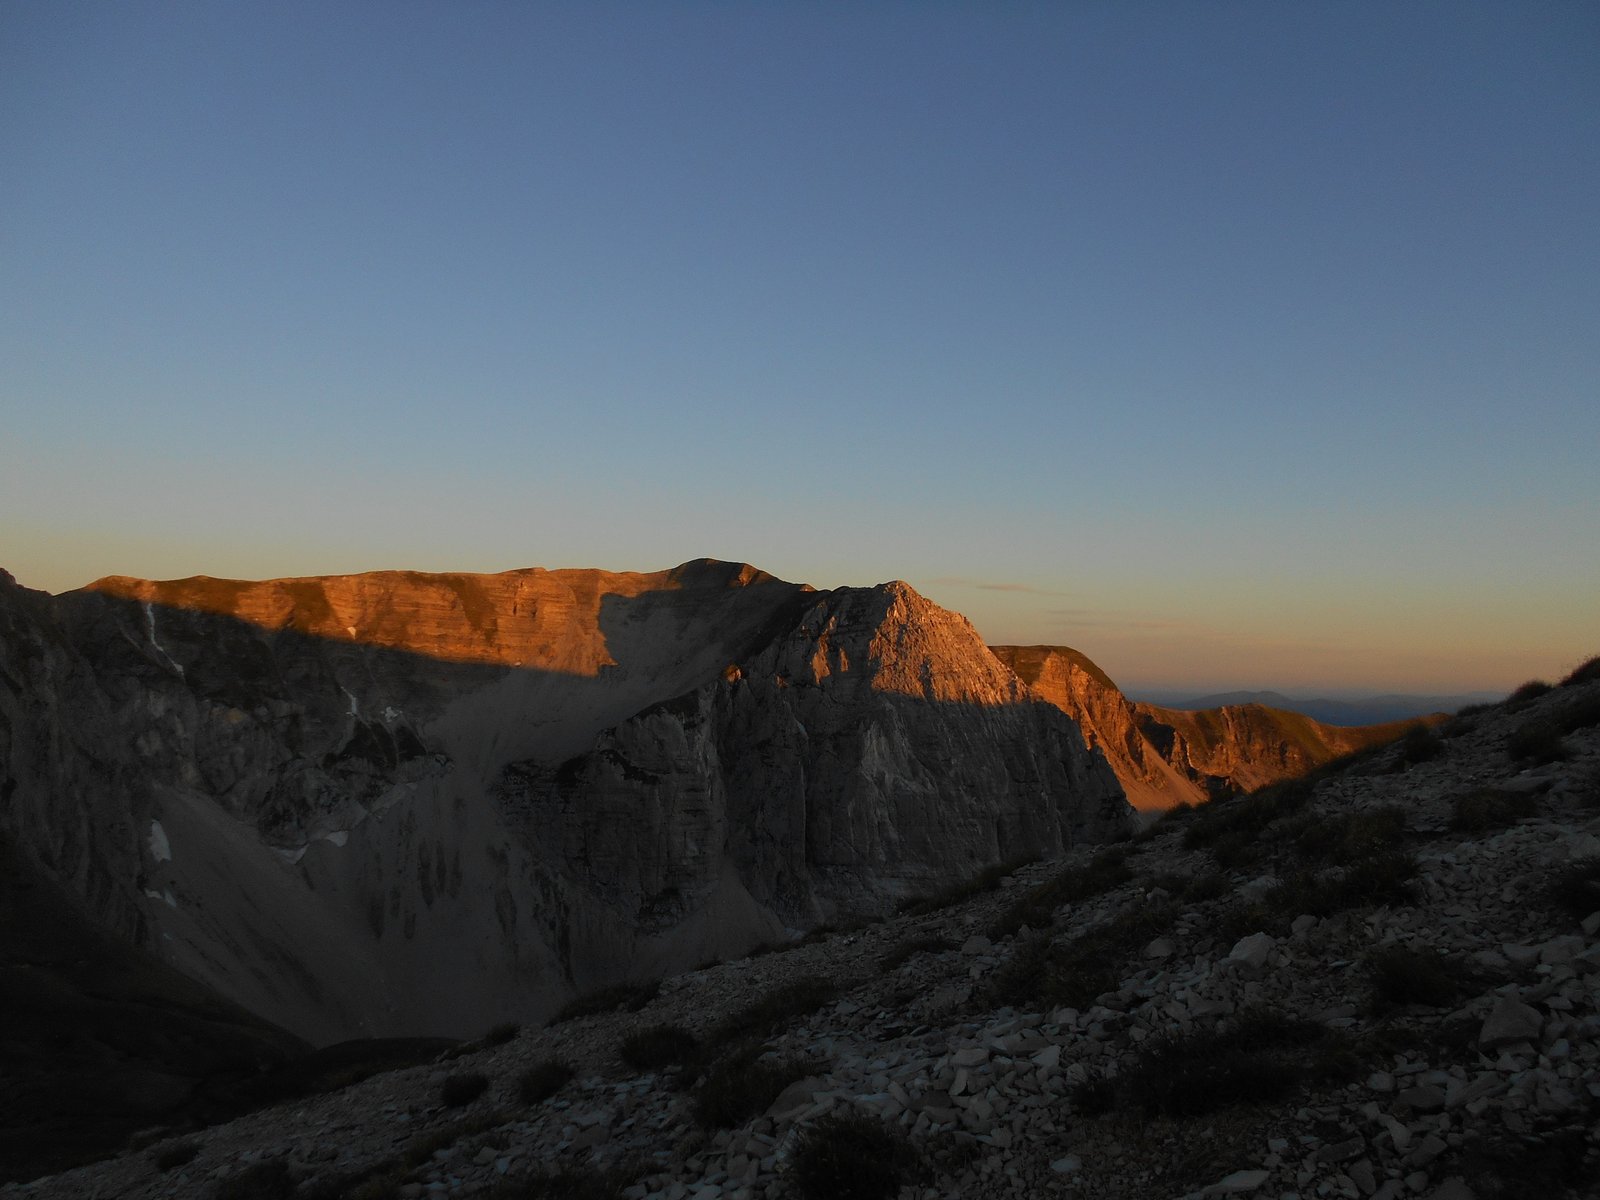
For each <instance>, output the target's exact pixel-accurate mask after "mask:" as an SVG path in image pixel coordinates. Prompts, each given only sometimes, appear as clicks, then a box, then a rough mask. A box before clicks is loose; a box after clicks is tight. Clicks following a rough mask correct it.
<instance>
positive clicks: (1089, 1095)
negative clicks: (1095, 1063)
mask: <svg viewBox="0 0 1600 1200" xmlns="http://www.w3.org/2000/svg"><path fill="white" fill-rule="evenodd" d="M1067 1099H1068V1101H1069V1102H1070V1103H1071V1104H1072V1107H1073V1108H1075V1109H1077V1110H1078V1111H1079V1112H1080V1113H1082V1114H1083V1115H1084V1116H1086V1117H1098V1116H1100V1115H1101V1114H1102V1113H1108V1112H1110V1111H1111V1110H1112V1109H1114V1108H1115V1107H1116V1106H1117V1081H1116V1080H1115V1079H1113V1078H1112V1077H1111V1076H1109V1075H1107V1074H1106V1073H1105V1072H1104V1071H1093V1072H1091V1073H1090V1074H1089V1076H1088V1077H1087V1078H1086V1079H1084V1081H1083V1082H1082V1083H1075V1084H1072V1085H1071V1086H1070V1087H1068V1088H1067Z"/></svg>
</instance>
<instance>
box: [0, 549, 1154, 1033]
mask: <svg viewBox="0 0 1600 1200" xmlns="http://www.w3.org/2000/svg"><path fill="white" fill-rule="evenodd" d="M0 652H3V658H0V667H3V671H0V772H3V775H0V791H3V797H4V806H3V810H0V831H3V832H4V833H5V834H6V836H7V837H8V838H10V839H12V840H13V841H14V842H15V843H16V844H17V845H18V846H20V847H21V848H22V849H23V850H24V851H25V852H26V853H28V854H29V855H30V856H31V857H32V858H33V859H35V860H36V861H37V862H38V863H39V864H40V865H41V866H42V867H44V868H45V869H46V870H47V871H49V872H50V873H51V874H52V875H54V876H55V877H57V878H59V879H61V880H62V881H64V882H65V883H67V885H68V886H69V887H70V888H71V890H72V891H73V893H74V894H76V895H77V896H78V897H80V898H81V900H82V901H83V903H84V905H85V907H86V909H87V910H88V912H89V913H90V915H91V916H92V917H93V918H94V919H95V920H96V921H97V922H99V923H100V924H102V925H103V926H106V927H108V928H110V929H112V930H114V931H115V932H116V933H118V934H119V935H120V936H122V937H124V938H126V939H128V940H129V941H131V942H135V943H137V944H140V945H143V946H145V947H147V948H149V949H150V950H151V951H153V952H154V953H156V954H158V955H159V956H160V957H161V958H163V959H164V960H165V961H167V962H169V963H171V964H172V965H174V966H177V967H179V968H180V969H181V970H183V971H185V972H186V973H188V974H189V975H191V976H192V977H194V978H196V979H199V980H201V981H202V982H204V983H207V984H209V985H211V986H213V987H215V988H216V989H217V990H218V991H220V992H221V993H222V994H223V995H225V996H228V997H230V998H233V999H235V1000H237V1001H239V1002H240V1003H242V1004H244V1005H245V1006H246V1007H248V1008H250V1009H251V1010H253V1011H255V1012H258V1013H260V1014H262V1015H263V1016H266V1017H268V1018H269V1019H271V1020H274V1021H277V1022H279V1023H280V1024H282V1025H284V1026H285V1027H286V1028H289V1029H292V1030H294V1031H295V1032H297V1033H300V1034H302V1035H304V1036H306V1037H308V1038H310V1039H312V1040H314V1041H331V1040H337V1039H340V1038H344V1037H351V1036H361V1035H387V1034H402V1033H404V1034H421V1033H440V1034H451V1035H461V1034H473V1033H477V1032H481V1031H482V1029H484V1028H486V1027H487V1026H488V1025H489V1024H491V1023H493V1022H494V1021H497V1020H502V1019H509V1018H520V1019H536V1018H538V1017H540V1016H543V1015H545V1014H547V1013H548V1012H549V1011H551V1010H552V1009H553V1008H554V1007H556V1006H557V1005H558V1004H560V1003H561V1002H563V1001H564V1000H565V999H567V998H569V997H570V996H571V995H573V994H575V993H578V992H583V991H587V990H590V989H592V988H594V987H598V986H601V985H603V984H607V983H611V982H615V981H618V980H621V979H624V978H640V977H647V976H654V975H658V974H661V973H663V972H665V971H668V970H672V969H677V968H681V967H686V966H692V965H695V964H696V963H698V962H701V961H704V960H705V959H707V958H710V957H714V956H718V955H728V954H736V953H739V952H742V951H743V950H745V949H748V948H749V947H750V946H751V945H753V944H755V943H757V942H759V941H763V940H772V939H777V938H781V937H782V936H784V935H785V933H786V932H788V931H792V930H796V929H801V928H805V927H808V926H810V925H813V924H815V923H817V922H818V921H820V920H824V919H830V918H834V917H838V916H841V915H846V914H855V913H871V912H882V911H885V910H887V909H888V908H890V907H892V905H893V903H894V902H895V901H896V900H897V899H899V898H901V897H903V896H905V895H908V894H911V893H914V892H918V891H925V890H928V889H929V888H930V887H935V886H942V885H944V884H947V883H949V882H951V881H952V880H954V879H958V878H961V877H964V876H965V875H966V874H968V873H970V872H971V871H972V870H974V869H976V868H977V867H978V866H981V865H983V864H986V863H989V862H993V861H996V860H998V859H1004V858H1012V857H1020V856H1024V855H1041V854H1042V855H1049V854H1053V853H1056V852H1059V851H1060V850H1062V849H1063V848H1066V847H1069V846H1071V845H1074V844H1076V843H1079V842H1082V841H1089V840H1095V839H1103V838H1107V837H1113V836H1117V835H1119V834H1121V833H1122V832H1124V831H1125V830H1126V828H1127V822H1128V820H1129V817H1130V810H1129V809H1128V807H1127V805H1126V803H1125V801H1124V800H1123V797H1122V791H1121V788H1120V787H1119V786H1118V784H1117V781H1116V778H1115V777H1114V775H1113V774H1112V772H1111V770H1110V768H1109V767H1108V766H1107V765H1106V762H1105V760H1104V759H1103V758H1102V757H1101V756H1099V755H1098V754H1093V753H1091V752H1090V751H1088V750H1087V749H1086V748H1085V746H1084V743H1083V739H1082V737H1081V736H1080V734H1079V732H1078V729H1077V726H1076V725H1075V724H1074V723H1073V722H1072V721H1071V720H1070V719H1068V718H1067V717H1066V716H1065V714H1063V713H1062V712H1061V711H1060V710H1059V709H1057V708H1055V707H1053V706H1051V705H1049V704H1047V703H1044V702H1042V701H1041V700H1040V699H1039V698H1038V697H1037V696H1035V695H1033V694H1032V693H1031V692H1030V691H1029V689H1028V688H1027V687H1025V686H1024V685H1023V684H1022V683H1021V682H1019V680H1018V679H1017V678H1016V676H1015V675H1014V674H1013V673H1012V672H1011V671H1010V670H1009V669H1007V668H1006V667H1005V666H1004V665H1003V664H1001V663H1000V662H999V661H998V660H997V659H996V658H995V657H994V656H992V655H991V654H990V653H989V652H988V651H987V649H986V648H985V647H984V646H983V644H982V642H981V640H980V639H979V638H978V636H977V634H976V633H975V631H974V630H973V629H972V627H971V626H970V625H969V624H968V623H967V622H966V621H965V620H964V619H962V618H960V617H958V616H956V615H955V614H952V613H948V612H945V611H944V610H941V609H939V608H937V607H936V606H934V605H932V604H930V603H929V602H928V601H926V600H924V599H923V598H922V597H920V596H918V595H917V594H916V593H915V592H913V591H912V590H911V589H910V588H909V587H907V586H905V585H904V584H889V585H884V586H882V587H878V588H867V589H842V590H839V591H834V592H816V591H813V590H812V589H810V588H807V587H804V586H800V585H795V584H789V583H785V582H783V581H781V580H777V579H774V578H772V577H771V576H768V575H765V574H763V573H761V572H759V571H756V570H754V569H753V568H750V567H746V566H741V565H738V564H727V563H718V562H711V561H700V562H694V563H688V564H685V565H684V566H682V567H679V568H677V569H675V570H673V571H667V572H657V573H654V574H620V573H609V572H601V571H543V570H528V571H512V572H506V573H504V574H499V575H421V574H415V573H408V572H381V573H374V574H368V575H355V576H339V577H327V578H317V579H297V580H274V581H267V582H261V583H247V582H238V581H221V580H211V579H204V578H200V579H191V580H179V581H173V582H166V583H153V582H149V581H143V580H133V579H123V578H113V579H106V580H102V581H100V582H99V583H97V584H94V585H92V586H91V587H89V588H87V589H84V590H82V591H80V592H75V593H69V594H67V595H63V596H59V597H54V598H52V597H49V596H45V595H43V594H40V593H35V592H29V591H27V590H26V589H22V588H19V587H17V586H16V585H15V584H14V583H12V582H11V581H10V579H9V577H5V578H4V581H3V584H0Z"/></svg>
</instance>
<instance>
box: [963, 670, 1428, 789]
mask: <svg viewBox="0 0 1600 1200" xmlns="http://www.w3.org/2000/svg"><path fill="white" fill-rule="evenodd" d="M990 650H991V651H992V652H993V653H994V654H995V656H996V657H997V658H999V659H1000V660H1001V661H1002V662H1004V663H1006V664H1007V665H1008V666H1009V667H1010V668H1011V669H1012V670H1013V671H1015V672H1016V673H1017V675H1018V677H1019V678H1021V679H1022V680H1024V681H1025V682H1027V683H1028V684H1029V686H1031V687H1032V688H1034V689H1035V691H1036V692H1037V693H1038V694H1039V695H1041V696H1042V697H1044V698H1045V699H1046V700H1048V701H1049V702H1050V703H1052V704H1054V705H1056V706H1057V707H1058V708H1060V709H1061V710H1062V711H1063V712H1065V713H1066V714H1067V715H1068V716H1070V717H1072V718H1073V720H1075V721H1077V722H1078V724H1079V726H1080V727H1081V728H1082V729H1083V731H1084V736H1085V738H1086V740H1087V741H1088V742H1089V744H1090V745H1092V746H1094V747H1095V748H1097V749H1099V750H1100V751H1101V752H1102V753H1103V754H1105V756H1106V758H1107V760H1108V761H1109V762H1110V763H1111V768H1112V770H1113V771H1115V772H1116V775H1117V778H1118V779H1119V780H1120V781H1121V783H1122V786H1123V790H1124V792H1126V793H1127V795H1128V798H1129V802H1130V803H1132V804H1133V805H1134V807H1135V808H1138V809H1141V810H1143V811H1147V812H1150V811H1160V810H1164V809H1169V808H1173V807H1175V806H1177V805H1180V804H1191V805H1192V804H1198V803H1201V802H1202V801H1204V800H1207V799H1210V798H1212V797H1214V796H1217V795H1220V794H1224V793H1227V792H1241V791H1253V790H1254V789H1256V788H1259V787H1263V786H1265V785H1267V784H1270V783H1276V782H1278V781H1280V780H1284V779H1290V778H1294V777H1296V776H1299V775H1304V774H1305V773H1306V772H1308V771H1310V770H1311V769H1312V768H1314V767H1317V766H1321V765H1322V764H1324V763H1327V762H1329V761H1331V760H1333V759H1335V758H1338V757H1339V756H1341V755H1344V754H1349V753H1352V752H1354V751H1357V750H1361V749H1365V748H1367V747H1369V746H1373V745H1377V744H1380V743H1382V742H1386V741H1393V740H1394V739H1395V738H1397V737H1399V736H1401V735H1402V734H1403V733H1404V732H1405V731H1406V729H1408V728H1409V727H1410V726H1411V725H1412V724H1414V723H1415V722H1411V721H1399V722H1393V723H1387V724H1379V725H1370V726H1355V727H1347V726H1333V725H1326V724H1323V723H1321V722H1318V721H1315V720H1313V719H1312V718H1310V717H1307V716H1304V715H1303V714H1300V713H1297V712H1292V711H1286V710H1282V709H1274V708H1270V707H1268V706H1266V705H1261V704H1253V703H1252V704H1243V705H1224V706H1221V707H1217V708H1211V709H1203V710H1199V711H1188V710H1182V709H1170V708H1163V707H1161V706H1159V705H1153V704H1146V703H1143V702H1135V701H1132V700H1129V699H1128V697H1127V696H1126V695H1125V694H1124V693H1123V692H1122V691H1121V689H1120V688H1118V687H1117V685H1116V684H1115V683H1114V682H1113V681H1112V680H1111V677H1110V676H1109V675H1107V674H1106V672H1105V671H1103V670H1101V669H1100V667H1098V666H1097V665H1096V664H1095V663H1094V662H1093V661H1092V660H1090V659H1089V658H1088V656H1087V655H1085V654H1083V653H1082V652H1081V651H1078V650H1075V649H1072V648H1071V647H1066V646H1043V645H1041V646H991V647H990Z"/></svg>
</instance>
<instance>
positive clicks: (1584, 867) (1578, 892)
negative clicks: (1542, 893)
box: [1549, 858, 1600, 921]
mask: <svg viewBox="0 0 1600 1200" xmlns="http://www.w3.org/2000/svg"><path fill="white" fill-rule="evenodd" d="M1549 896H1550V900H1551V902H1552V903H1553V904H1554V905H1555V906H1556V907H1557V908H1559V909H1561V910H1562V911H1563V912H1565V913H1566V914H1568V915H1569V916H1571V917H1573V918H1575V919H1576V920H1579V921H1581V920H1583V919H1584V918H1585V917H1587V916H1588V915H1589V914H1590V913H1595V912H1600V858H1582V859H1579V860H1578V861H1577V862H1574V863H1572V864H1571V865H1569V866H1568V867H1566V868H1565V869H1564V870H1562V871H1561V872H1560V873H1559V874H1557V875H1556V877H1555V878H1554V879H1553V880H1551V881H1550V885H1549Z"/></svg>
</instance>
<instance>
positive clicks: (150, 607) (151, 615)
mask: <svg viewBox="0 0 1600 1200" xmlns="http://www.w3.org/2000/svg"><path fill="white" fill-rule="evenodd" d="M144 623H145V625H146V626H148V628H149V630H150V645H151V646H153V647H155V652H156V653H157V654H159V655H161V657H162V658H164V659H166V660H167V666H169V667H171V668H172V669H173V670H174V671H176V672H177V673H178V678H179V679H182V678H183V668H182V667H180V666H179V665H178V664H177V663H176V662H174V661H173V659H172V655H170V654H168V653H167V651H166V649H165V647H163V646H162V645H161V643H160V642H159V641H157V640H156V608H155V605H154V604H152V603H151V602H150V601H148V600H146V601H145V602H144Z"/></svg>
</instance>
